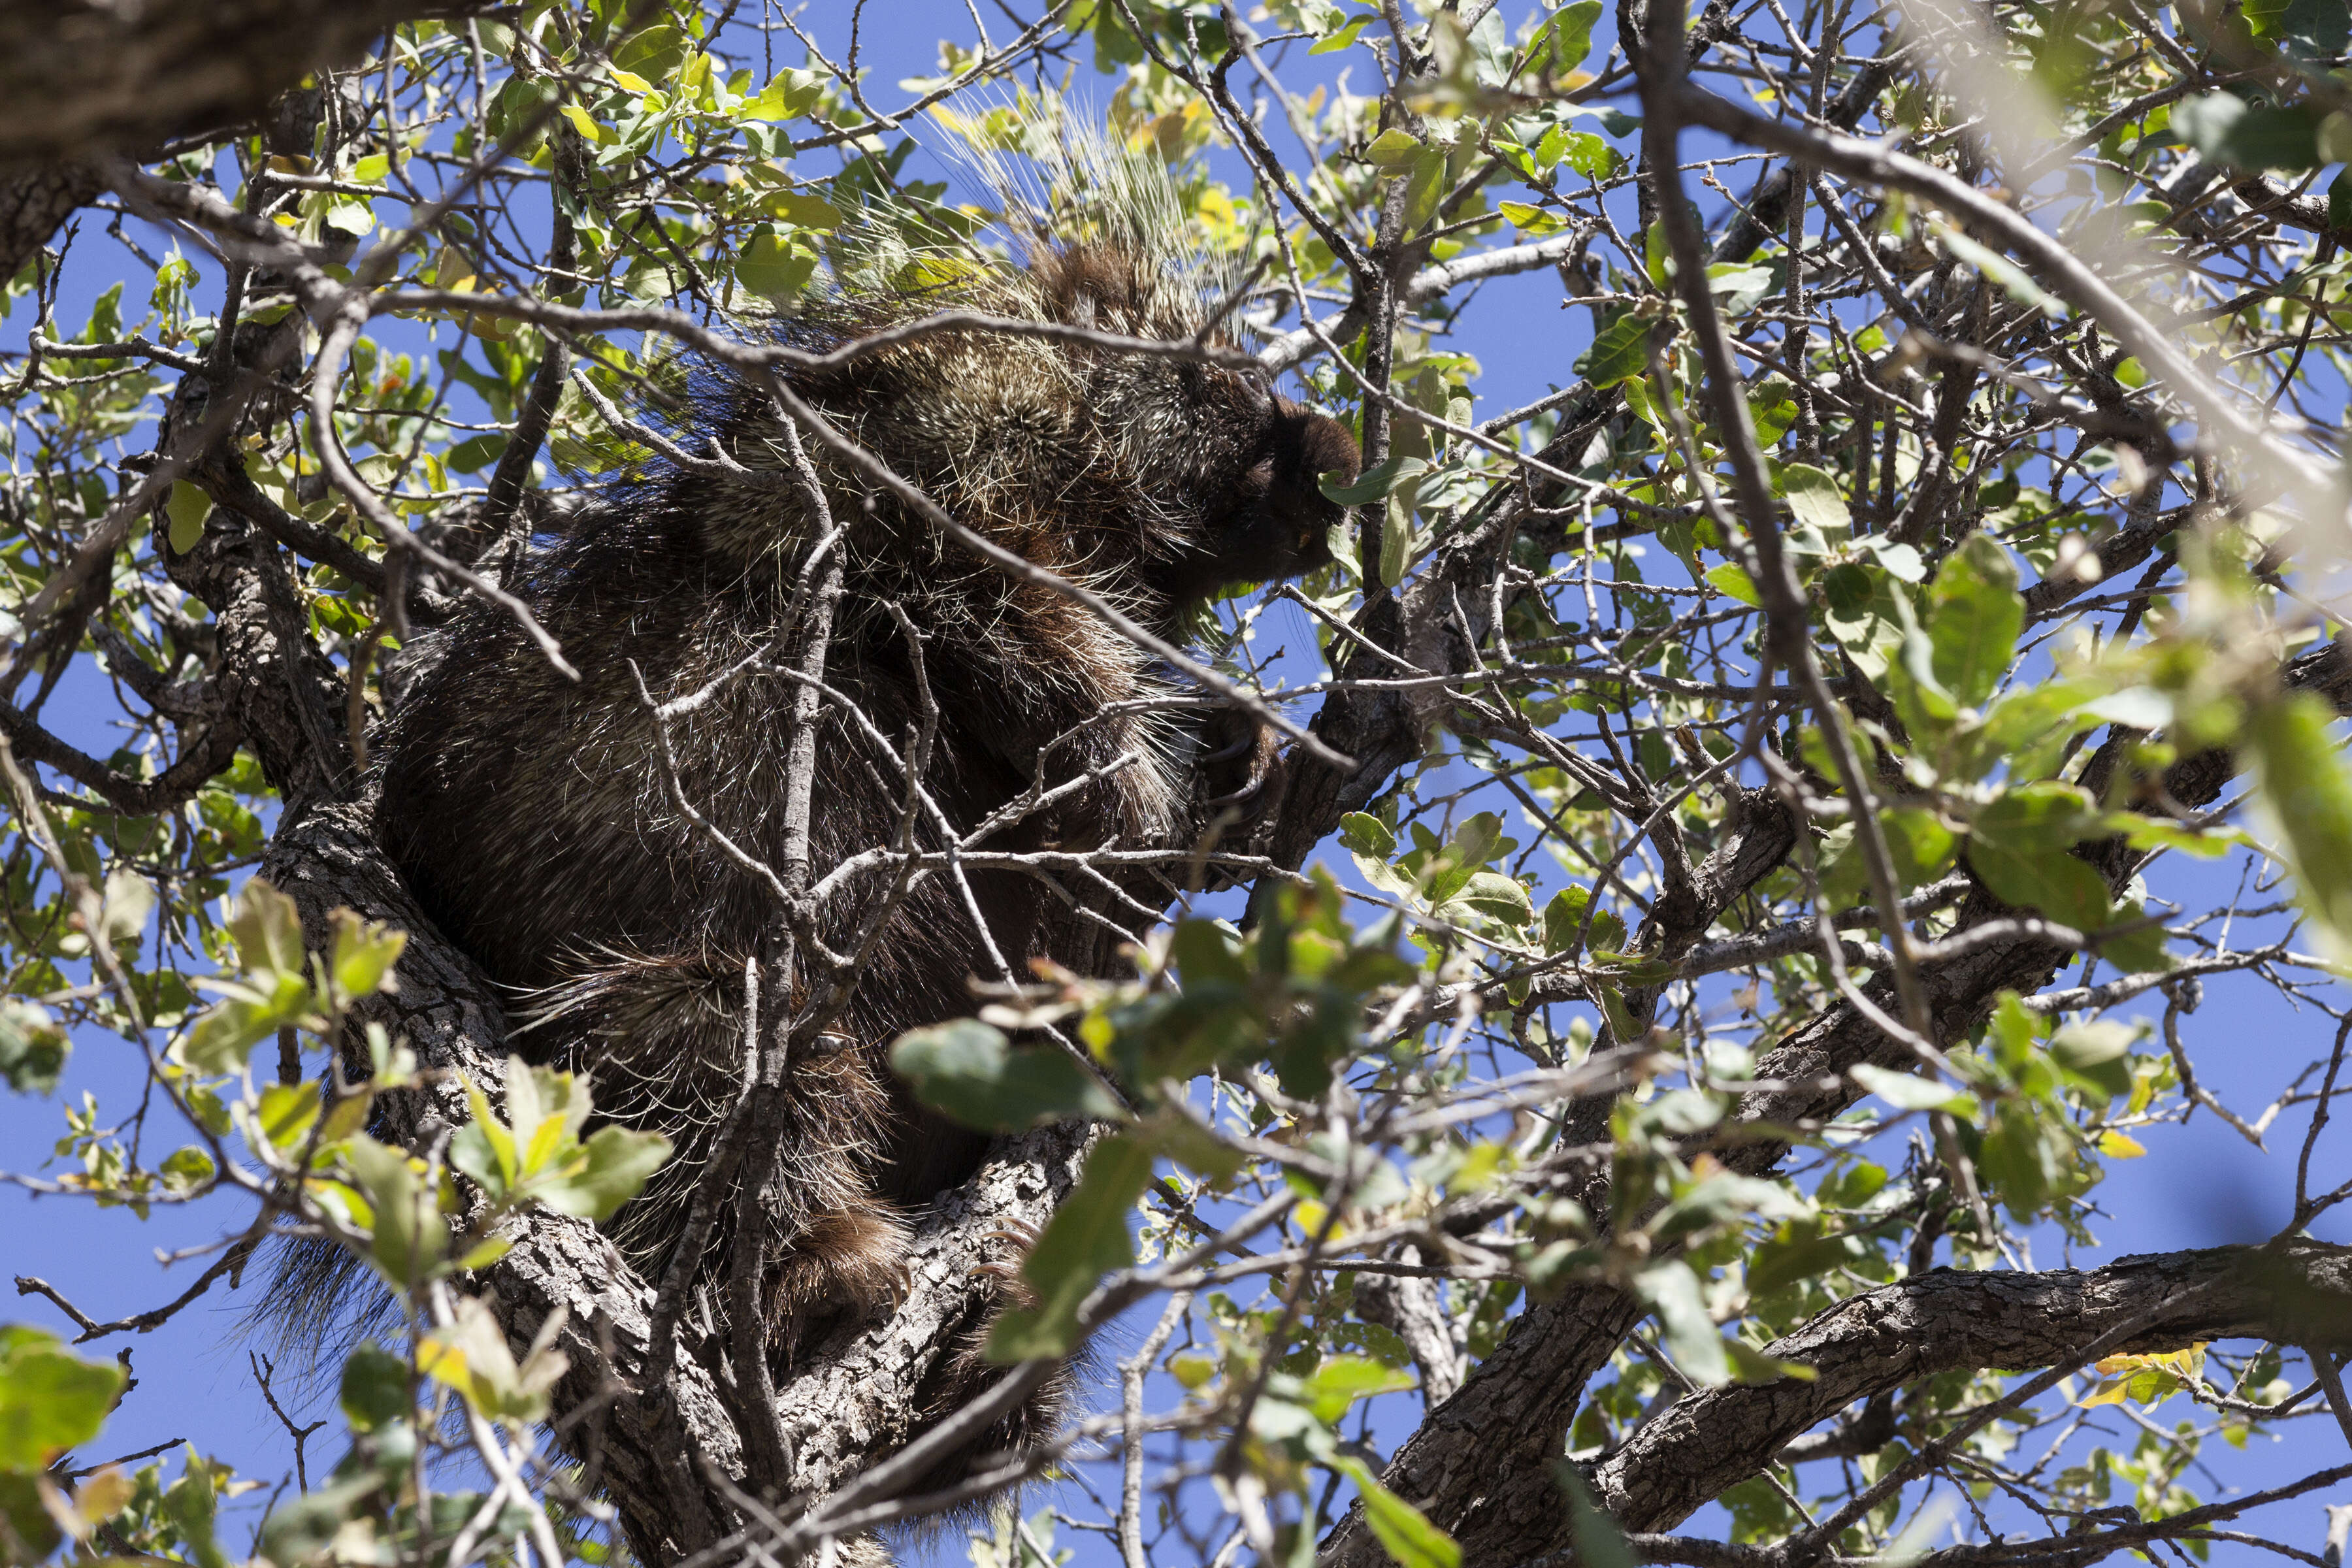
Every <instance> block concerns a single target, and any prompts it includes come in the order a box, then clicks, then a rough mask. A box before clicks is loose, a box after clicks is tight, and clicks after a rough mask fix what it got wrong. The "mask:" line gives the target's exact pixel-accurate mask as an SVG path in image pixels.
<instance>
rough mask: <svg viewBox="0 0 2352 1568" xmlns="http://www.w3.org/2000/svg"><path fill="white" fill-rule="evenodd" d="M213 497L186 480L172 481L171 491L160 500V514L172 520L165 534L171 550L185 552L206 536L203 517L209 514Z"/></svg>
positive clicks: (180, 553) (175, 553)
mask: <svg viewBox="0 0 2352 1568" xmlns="http://www.w3.org/2000/svg"><path fill="white" fill-rule="evenodd" d="M212 510H213V498H212V497H210V496H208V495H206V494H205V492H204V491H202V490H200V489H197V488H196V487H195V486H194V485H192V484H190V483H188V481H187V480H185V479H174V480H173V481H172V493H171V496H170V498H169V499H167V500H165V501H164V502H163V514H164V516H166V517H167V518H169V519H170V520H171V530H170V532H169V534H168V535H167V537H168V538H169V539H170V541H171V544H172V553H173V554H174V555H185V554H186V553H187V552H189V551H191V550H194V548H195V547H196V543H197V542H198V541H199V540H201V539H203V538H204V536H205V519H206V518H208V517H210V516H211V515H212Z"/></svg>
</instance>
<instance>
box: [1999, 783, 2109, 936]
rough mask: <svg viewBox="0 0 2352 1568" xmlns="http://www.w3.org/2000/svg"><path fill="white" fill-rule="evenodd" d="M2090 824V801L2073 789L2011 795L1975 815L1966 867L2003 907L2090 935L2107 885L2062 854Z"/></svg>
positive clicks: (2034, 788) (2028, 789)
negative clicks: (2032, 912)
mask: <svg viewBox="0 0 2352 1568" xmlns="http://www.w3.org/2000/svg"><path fill="white" fill-rule="evenodd" d="M2096 822H2097V814H2096V813H2095V811H2094V810H2093V808H2092V805H2091V797H2090V796H2089V795H2087V794H2086V793H2085V792H2084V791H2082V790H2080V789H2077V788H2075V787H2074V785H2072V784H2057V783H2042V784H2027V785H2024V786H2022V787H2021V788H2018V789H2012V790H2010V791H2008V792H2007V793H2005V794H2003V795H2001V796H2000V798H1999V799H1997V800H1995V801H1993V802H1992V803H1991V804H1990V805H1987V806H1986V807H1985V808H1984V809H1983V810H1981V811H1979V812H1978V813H1977V817H1976V821H1975V823H1974V824H1973V825H1972V826H1970V829H1969V866H1970V868H1973V869H1974V870H1975V872H1976V874H1977V876H1978V877H1979V878H1980V879H1983V881H1984V884H1985V886H1987V887H1988V888H1990V889H1992V890H1993V893H1994V895H1995V896H1996V897H1998V898H2000V900H2002V901H2003V902H2005V903H2011V904H2015V905H2018V906H2019V907H2021V908H2024V909H2036V910H2041V911H2042V913H2043V914H2044V915H2046V916H2048V917H2049V918H2050V919H2052V920H2053V921H2058V922H2059V923H2061V924H2062V925H2069V926H2073V927H2074V929H2075V930H2077V931H2096V930H2097V929H2098V928H2099V927H2101V926H2103V925H2105V924H2106V922H2107V884H2106V882H2105V879H2103V878H2101V877H2100V875H2099V874H2098V873H2097V872H2096V871H2095V870H2093V869H2092V868H2090V867H2089V866H2088V865H2086V864H2084V862H2083V861H2081V860H2078V859H2076V858H2074V856H2072V855H2069V854H2067V853H2066V850H2067V849H2069V848H2071V847H2073V846H2074V844H2075V842H2076V841H2077V840H2079V839H2080V838H2081V837H2083V835H2084V833H2085V832H2087V831H2089V830H2090V829H2091V828H2092V827H2093V826H2095V824H2096Z"/></svg>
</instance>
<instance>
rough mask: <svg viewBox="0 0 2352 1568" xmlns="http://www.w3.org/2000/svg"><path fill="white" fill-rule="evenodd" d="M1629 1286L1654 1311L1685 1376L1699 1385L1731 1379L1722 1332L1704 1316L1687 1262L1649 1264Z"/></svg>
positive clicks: (1701, 1299) (1711, 1385)
mask: <svg viewBox="0 0 2352 1568" xmlns="http://www.w3.org/2000/svg"><path fill="white" fill-rule="evenodd" d="M1633 1289H1634V1292H1635V1294H1637V1295H1639V1296H1640V1297H1641V1298H1642V1300H1644V1301H1646V1302H1648V1303H1649V1305H1650V1310H1652V1311H1654V1312H1655V1313H1657V1315H1658V1326H1659V1327H1660V1328H1661V1329H1664V1331H1665V1336H1666V1347H1667V1349H1668V1350H1670V1351H1671V1352H1673V1353H1674V1358H1675V1365H1676V1366H1677V1367H1679V1368H1681V1369H1682V1373H1683V1375H1684V1376H1685V1377H1687V1378H1689V1379H1690V1380H1691V1382H1693V1383H1695V1384H1698V1385H1699V1386H1700V1387H1702V1388H1714V1387H1717V1385H1719V1384H1726V1383H1728V1382H1730V1381H1731V1361H1730V1358H1729V1357H1728V1356H1727V1355H1725V1354H1724V1352H1723V1335H1722V1334H1721V1333H1720V1332H1719V1331H1717V1329H1716V1326H1715V1320H1714V1319H1713V1318H1711V1317H1709V1316H1707V1311H1706V1300H1705V1297H1704V1296H1703V1294H1702V1293H1701V1291H1700V1289H1699V1283H1698V1276H1697V1275H1696V1274H1694V1273H1692V1272H1691V1268H1690V1266H1689V1265H1688V1264H1686V1263H1682V1262H1666V1263H1655V1264H1652V1265H1651V1266H1650V1267H1649V1268H1644V1269H1643V1270H1642V1272H1641V1273H1639V1274H1637V1275H1635V1276H1634V1277H1633Z"/></svg>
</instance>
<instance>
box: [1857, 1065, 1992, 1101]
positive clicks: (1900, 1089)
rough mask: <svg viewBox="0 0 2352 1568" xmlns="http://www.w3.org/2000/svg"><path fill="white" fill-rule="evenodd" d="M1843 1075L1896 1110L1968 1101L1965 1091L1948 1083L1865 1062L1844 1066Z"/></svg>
mask: <svg viewBox="0 0 2352 1568" xmlns="http://www.w3.org/2000/svg"><path fill="white" fill-rule="evenodd" d="M1846 1076H1847V1077H1849V1078H1851V1079H1853V1081H1854V1082H1856V1083H1858V1084H1860V1085H1861V1086H1862V1087H1863V1088H1864V1089H1868V1090H1869V1091H1870V1092H1871V1093H1873V1094H1874V1095H1876V1096H1878V1098H1879V1099H1881V1100H1885V1101H1886V1103H1887V1104H1889V1105H1891V1106H1893V1107H1895V1109H1896V1110H1956V1109H1961V1108H1964V1107H1966V1106H1967V1104H1968V1103H1969V1096H1968V1095H1967V1094H1965V1093H1963V1092H1961V1091H1960V1090H1958V1089H1954V1088H1953V1087H1952V1086H1951V1085H1949V1084H1948V1083H1938V1082H1937V1081H1936V1080H1935V1079H1927V1078H1918V1077H1916V1076H1914V1075H1913V1074H1910V1073H1907V1072H1894V1071H1891V1070H1889V1069H1888V1068H1874V1067H1872V1066H1871V1065H1870V1064H1869V1063H1868V1062H1859V1063H1856V1064H1855V1065H1854V1066H1853V1067H1852V1068H1847V1069H1846Z"/></svg>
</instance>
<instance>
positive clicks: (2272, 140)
mask: <svg viewBox="0 0 2352 1568" xmlns="http://www.w3.org/2000/svg"><path fill="white" fill-rule="evenodd" d="M2321 118H2322V117H2321V115H2320V112H2319V110H2317V109H2315V108H2314V107H2313V106H2312V105H2310V104H2307V103H2297V104H2290V105H2288V106H2286V107H2284V108H2272V107H2269V106H2267V105H2259V104H2250V103H2248V102H2247V101H2246V100H2244V99H2242V98H2239V97H2237V96H2236V95H2234V94H2231V93H2227V92H2210V93H2206V94H2205V95H2203V96H2202V97H2199V98H2190V99H2185V100H2182V101H2180V102H2179V103H2176V104H2174V105H2173V106H2172V128H2173V129H2174V130H2175V131H2177V132H2179V133H2180V134H2181V136H2182V137H2183V138H2184V139H2185V140H2186V141H2187V142H2189V145H2190V146H2192V147H2194V148H2196V149H2197V151H2198V152H2199V153H2202V154H2204V156H2205V157H2207V158H2209V159H2210V160H2212V161H2213V162H2214V163H2230V164H2234V165H2235V166H2236V167H2238V168H2241V169H2309V168H2313V167H2315V166H2316V165H2317V164H2318V163H2319V162H2320V157H2319V124H2320V120H2321Z"/></svg>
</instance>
